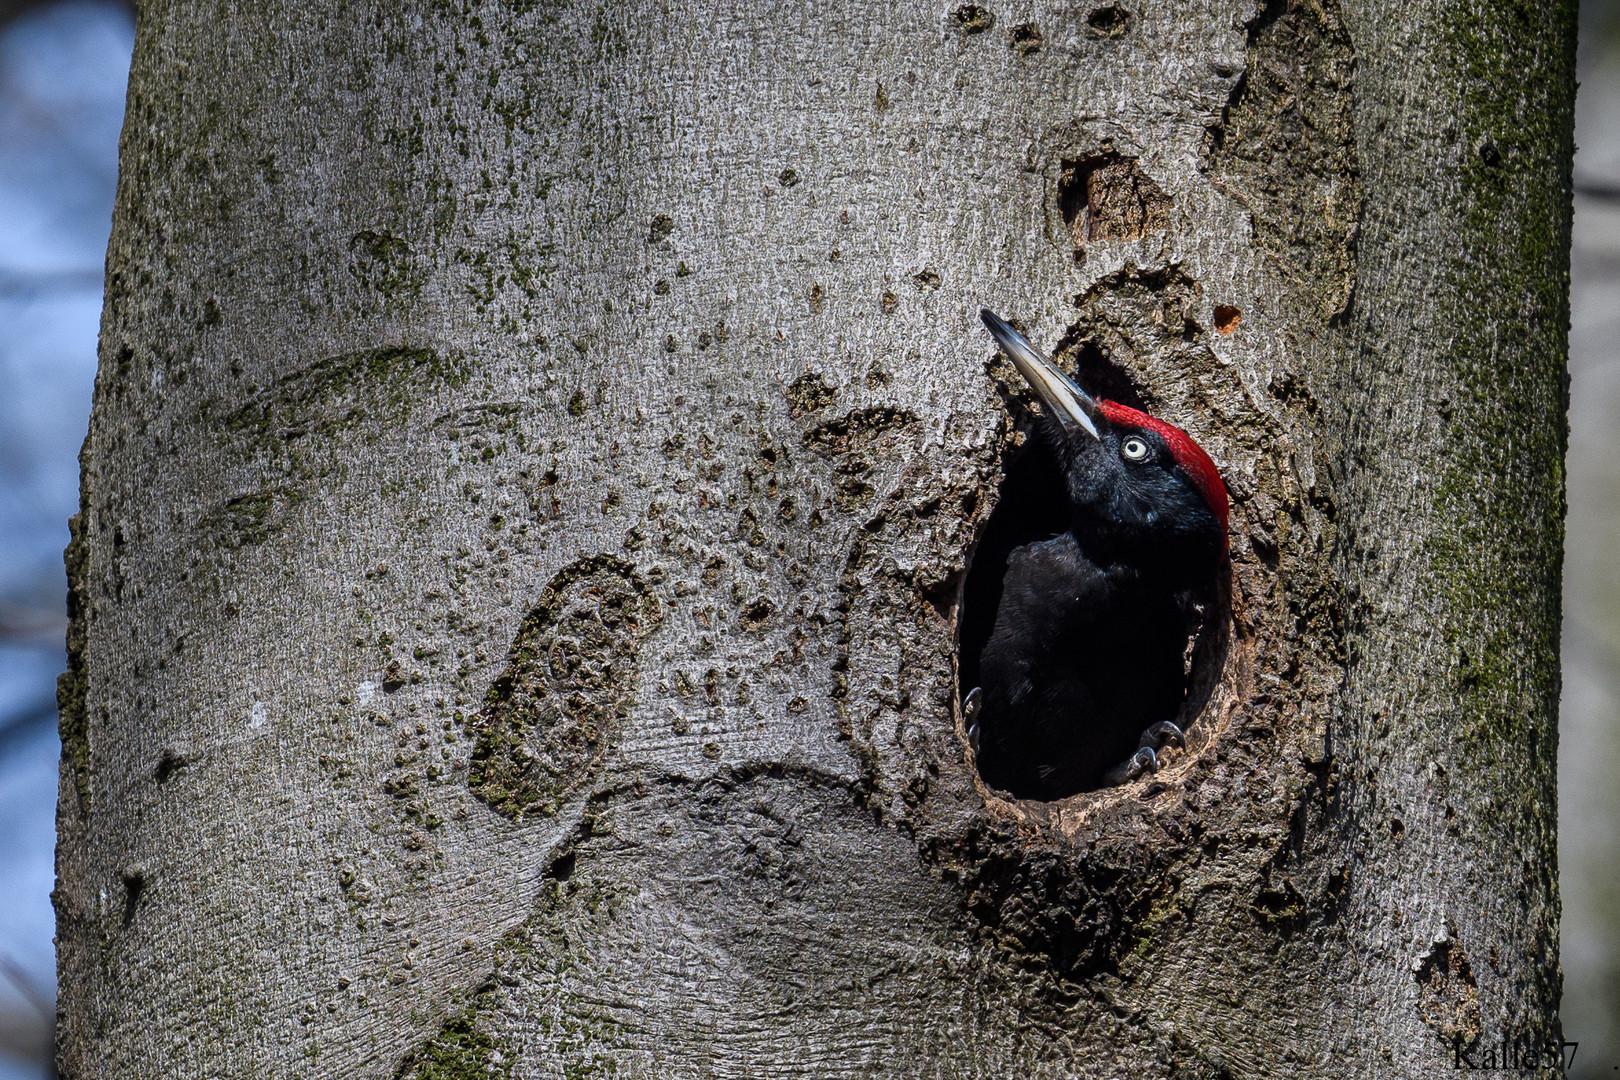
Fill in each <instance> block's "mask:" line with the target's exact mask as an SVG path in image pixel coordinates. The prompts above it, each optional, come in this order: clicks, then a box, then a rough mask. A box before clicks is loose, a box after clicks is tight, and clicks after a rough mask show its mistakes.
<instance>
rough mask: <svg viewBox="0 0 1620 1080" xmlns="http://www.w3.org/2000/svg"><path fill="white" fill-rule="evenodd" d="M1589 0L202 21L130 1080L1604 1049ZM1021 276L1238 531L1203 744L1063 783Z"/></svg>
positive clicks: (134, 105)
mask: <svg viewBox="0 0 1620 1080" xmlns="http://www.w3.org/2000/svg"><path fill="white" fill-rule="evenodd" d="M1570 7H1572V5H1557V4H1555V5H1543V4H1530V3H1527V2H1515V3H1509V2H1505V0H1503V2H1495V3H1483V2H1482V3H1479V4H1475V5H1472V6H1471V7H1469V8H1466V9H1463V8H1458V7H1457V6H1456V5H1452V4H1447V3H1443V2H1441V0H1424V2H1420V3H1413V2H1411V0H1403V2H1400V3H1395V2H1392V0H1367V2H1358V0H1289V2H1286V3H1285V2H1283V0H1274V2H1271V3H1270V4H1268V5H1266V6H1263V7H1260V8H1256V7H1255V6H1254V5H1253V4H1252V2H1227V3H1222V2H1215V0H1209V2H1199V3H1196V4H1188V3H1184V2H1180V0H1178V2H1175V3H1170V2H1161V0H1142V2H1139V3H1138V2H1130V0H1127V2H1125V3H1122V4H1119V5H1110V4H1101V5H1093V6H1087V5H1082V6H1080V7H1075V6H1072V5H1061V4H1060V5H1048V6H1041V5H1035V6H1033V7H1029V6H1024V7H1020V6H1011V7H997V8H994V9H990V8H984V7H978V6H975V5H964V6H961V7H956V8H954V9H948V8H946V9H942V8H938V7H933V6H927V5H924V6H923V7H915V6H912V5H890V4H872V3H843V4H833V5H831V6H826V7H817V8H815V9H814V10H810V9H800V8H797V7H794V6H793V5H782V6H781V7H780V8H777V9H755V8H753V7H750V6H748V5H743V6H740V7H736V8H730V7H724V6H722V7H709V8H705V7H703V6H701V5H693V6H683V5H679V4H677V5H675V6H673V7H671V6H669V5H660V4H632V5H623V4H617V5H598V4H596V3H589V4H580V5H568V4H564V3H557V2H546V0H539V2H536V0H510V2H509V3H506V4H498V3H482V2H478V0H444V2H436V3H431V4H428V3H422V4H405V5H398V4H375V5H369V6H368V5H354V4H350V5H320V4H317V5H288V6H286V7H283V8H280V9H277V10H270V11H266V10H261V9H259V8H252V9H247V8H243V9H237V8H236V7H234V6H232V5H226V6H225V7H223V8H221V7H219V6H217V5H204V4H200V3H195V2H192V0H174V2H167V3H156V2H154V3H149V4H147V5H145V7H144V10H143V11H142V12H141V17H140V29H139V35H138V41H137V46H136V51H135V60H134V68H133V71H132V75H131V86H130V98H129V112H128V118H127V123H126V126H125V132H124V141H123V147H122V176H121V184H120V194H119V201H118V206H117V211H116V216H115V221H114V229H113V238H112V243H111V250H110V253H109V256H108V266H107V290H108V291H107V307H106V314H105V318H104V322H103V328H102V339H101V350H102V351H101V371H100V376H99V379H98V382H97V390H96V403H95V413H94V416H93V419H92V423H91V430H90V436H89V438H88V440H87V442H86V444H85V450H84V454H83V465H84V477H83V511H82V513H81V514H80V515H79V516H78V518H77V519H76V521H75V528H74V533H73V537H74V539H73V542H72V545H71V546H70V548H69V550H68V563H69V568H70V573H71V579H72V589H73V592H72V600H71V602H72V608H73V616H74V622H73V629H72V631H71V635H70V637H71V641H70V650H71V665H70V670H69V672H68V674H66V675H65V676H63V680H62V686H61V693H60V697H61V705H62V732H63V742H64V758H63V769H62V799H61V810H60V820H61V845H60V850H59V866H60V883H59V888H58V890H57V893H56V902H57V911H58V919H59V928H60V941H61V946H60V967H61V980H62V989H61V1015H60V1023H59V1035H60V1060H61V1067H62V1071H63V1074H64V1075H66V1076H71V1077H77V1076H86V1077H88V1076H120V1077H124V1076H158V1075H162V1076H223V1075H230V1076H285V1075H311V1076H351V1075H366V1076H381V1075H390V1076H402V1077H423V1078H425V1077H483V1076H500V1077H529V1076H534V1077H542V1076H544V1077H552V1076H585V1075H616V1076H646V1077H674V1076H692V1077H698V1076H750V1077H755V1076H788V1075H793V1076H801V1075H803V1076H825V1075H835V1074H846V1073H847V1074H857V1073H860V1074H871V1075H883V1076H895V1077H919V1076H941V1077H967V1076H975V1077H978V1076H982V1077H998V1078H999V1077H1060V1076H1062V1077H1068V1076H1088V1077H1114V1076H1120V1075H1130V1076H1137V1077H1172V1076H1174V1077H1223V1076H1232V1077H1247V1076H1286V1077H1295V1076H1297V1077H1313V1078H1315V1077H1323V1076H1374V1075H1376V1076H1396V1075H1399V1076H1429V1075H1433V1074H1435V1073H1436V1072H1437V1071H1439V1070H1441V1069H1445V1068H1450V1067H1451V1066H1452V1065H1453V1064H1454V1055H1456V1054H1458V1053H1462V1054H1464V1055H1466V1056H1467V1058H1468V1060H1470V1061H1471V1062H1476V1063H1477V1062H1479V1061H1481V1060H1484V1058H1485V1055H1486V1054H1497V1055H1499V1054H1500V1053H1501V1046H1500V1043H1501V1041H1502V1040H1503V1039H1506V1040H1508V1041H1509V1042H1510V1043H1511V1042H1512V1041H1513V1040H1517V1039H1530V1040H1534V1041H1535V1050H1536V1051H1537V1052H1538V1053H1539V1052H1542V1051H1543V1049H1544V1045H1545V1043H1546V1042H1547V1041H1548V1040H1551V1041H1552V1042H1553V1043H1554V1044H1556V1042H1557V1040H1558V1038H1559V1032H1558V1026H1557V1020H1556V1006H1557V999H1558V992H1559V977H1558V966H1557V900H1556V893H1555V887H1554V881H1555V865H1554V821H1555V816H1554V809H1555V808H1554V789H1553V777H1554V768H1553V766H1554V758H1555V752H1556V728H1555V720H1556V714H1555V707H1556V702H1557V691H1558V657H1557V640H1558V635H1557V631H1558V622H1559V609H1558V596H1559V591H1558V574H1559V558H1560V542H1561V512H1562V467H1561V460H1562V449H1563V437H1564V434H1563V433H1564V426H1563V413H1564V402H1565V389H1564V375H1563V372H1564V347H1565V331H1566V312H1567V302H1566V293H1567V273H1566V271H1567V261H1566V253H1567V251H1566V249H1567V242H1568V229H1569V224H1568V223H1569V175H1568V174H1569V160H1570V153H1571V136H1570V120H1571V106H1572V99H1573V80H1572V64H1573V38H1574V29H1573V17H1572V12H1571V10H1570ZM981 305H985V306H989V307H992V308H994V309H996V310H998V311H1001V312H1002V313H1003V314H1006V315H1010V316H1014V317H1017V318H1019V319H1020V320H1021V321H1022V322H1023V323H1024V325H1025V326H1026V327H1027V328H1028V329H1029V330H1030V332H1031V333H1032V336H1033V337H1034V338H1035V339H1036V340H1037V341H1038V342H1039V343H1041V344H1042V345H1044V346H1049V347H1050V346H1054V345H1056V346H1057V354H1058V356H1059V357H1060V359H1061V360H1062V362H1064V363H1066V364H1070V365H1075V366H1077V367H1078V368H1079V370H1080V374H1081V377H1082V379H1083V380H1085V381H1087V382H1088V383H1089V384H1091V385H1093V386H1095V387H1098V388H1101V389H1103V390H1104V391H1105V393H1106V394H1107V395H1108V396H1124V397H1125V398H1127V400H1134V401H1135V402H1139V403H1141V404H1143V405H1145V406H1147V407H1148V408H1150V409H1151V411H1153V412H1154V413H1156V414H1157V415H1159V416H1162V417H1164V418H1165V419H1168V420H1170V421H1172V422H1174V423H1177V424H1180V425H1182V426H1184V427H1186V428H1187V429H1188V430H1189V431H1191V432H1192V433H1193V434H1194V435H1195V437H1196V438H1197V439H1198V440H1199V441H1200V442H1201V443H1202V445H1203V446H1204V447H1205V448H1206V449H1208V450H1209V451H1210V452H1211V454H1212V455H1213V456H1214V458H1215V459H1216V461H1217V462H1218V463H1219V464H1220V466H1221V468H1222V471H1223V474H1224V476H1225V478H1226V482H1227V485H1228V487H1229V489H1230V492H1231V494H1232V497H1233V516H1232V530H1231V555H1230V561H1229V564H1228V565H1227V566H1225V567H1224V568H1223V571H1222V583H1221V587H1220V589H1219V591H1218V595H1217V596H1216V597H1215V598H1214V599H1213V600H1212V601H1210V603H1209V604H1208V605H1207V610H1206V613H1205V619H1204V625H1203V630H1202V632H1201V633H1200V634H1199V636H1198V640H1197V647H1196V649H1194V650H1193V652H1192V654H1191V660H1190V663H1191V666H1192V681H1193V692H1192V694H1191V696H1190V699H1189V704H1188V707H1187V709H1186V710H1185V711H1184V716H1185V718H1186V719H1187V721H1188V724H1189V734H1190V738H1189V742H1188V746H1187V747H1186V749H1185V750H1184V751H1183V752H1181V753H1179V754H1177V755H1174V756H1173V757H1172V758H1171V759H1170V761H1169V762H1168V764H1167V766H1166V768H1165V769H1164V770H1163V771H1161V772H1159V773H1157V774H1156V775H1152V776H1148V777H1144V778H1143V779H1141V780H1138V781H1135V782H1132V783H1130V784H1127V785H1124V786H1121V787H1115V788H1107V789H1104V790H1101V791H1096V792H1089V793H1084V794H1080V795H1077V796H1075V797H1073V798H1070V799H1067V800H1064V801H1062V802H1058V803H1035V802H1021V801H1018V800H1014V799H1011V798H1009V797H1007V796H1005V795H1004V794H1002V793H997V792H995V791H992V790H990V789H988V788H987V787H986V786H985V785H984V784H983V783H982V782H980V781H979V779H978V777H977V774H976V772H975V769H974V763H973V759H972V752H971V750H970V748H969V745H968V741H967V739H966V738H965V736H964V731H963V726H962V720H961V717H960V710H959V707H958V705H957V702H958V698H959V692H958V691H959V687H958V685H957V683H958V678H957V674H956V663H957V658H956V656H955V651H956V641H957V637H958V633H959V631H960V630H961V628H962V627H963V626H964V625H965V624H966V623H967V622H970V621H971V620H973V619H974V618H975V617H980V618H982V617H983V613H982V612H975V611H973V610H964V605H963V602H962V597H963V584H964V581H965V580H966V579H967V576H968V572H969V569H970V565H971V559H972V556H973V551H974V544H975V541H976V538H977V537H979V536H980V535H982V532H983V529H984V527H985V524H986V522H987V521H988V519H989V516H990V514H991V513H992V511H993V509H994V508H995V507H996V506H997V505H998V500H999V499H1000V496H1001V492H1002V481H1003V478H1004V476H1005V475H1006V473H1007V472H1008V470H1009V469H1013V470H1016V469H1017V468H1018V462H1019V461H1020V460H1022V457H1021V455H1023V454H1024V453H1026V452H1027V448H1028V446H1030V445H1032V443H1031V438H1032V432H1033V430H1034V429H1033V427H1032V426H1031V423H1030V415H1031V413H1030V401H1029V398H1028V395H1027V394H1026V393H1025V392H1024V391H1023V389H1022V387H1021V386H1020V385H1019V384H1018V380H1017V378H1016V376H1015V375H1014V374H1013V373H1012V371H1011V368H1010V366H1008V365H1006V364H1004V363H1002V362H1001V361H999V360H997V359H995V351H994V348H993V346H992V344H991V342H990V340H989V339H988V337H987V336H986V335H985V334H984V333H983V332H982V331H981V330H980V328H979V326H978V322H977V317H976V313H977V310H978V308H979V307H980V306H981ZM1008 490H1009V492H1011V488H1010V486H1009V488H1008ZM1009 498H1011V495H1010V494H1009ZM1008 505H1009V506H1010V505H1011V503H1010V502H1009V503H1008ZM969 607H971V605H969ZM1493 1060H1494V1059H1493Z"/></svg>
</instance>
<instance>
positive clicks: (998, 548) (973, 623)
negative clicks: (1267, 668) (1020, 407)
mask: <svg viewBox="0 0 1620 1080" xmlns="http://www.w3.org/2000/svg"><path fill="white" fill-rule="evenodd" d="M1058 355H1059V360H1060V363H1063V366H1065V367H1070V368H1071V369H1077V370H1078V379H1079V381H1080V382H1081V384H1082V385H1083V386H1085V387H1086V388H1087V389H1088V390H1090V391H1092V392H1093V393H1094V394H1095V395H1096V396H1098V397H1100V398H1105V399H1108V400H1112V401H1115V402H1118V403H1119V404H1122V405H1128V406H1130V407H1131V408H1135V409H1141V410H1143V411H1151V410H1149V409H1147V403H1146V402H1144V400H1143V397H1142V395H1141V394H1140V393H1139V392H1138V391H1137V388H1136V385H1135V382H1134V380H1133V379H1132V378H1131V376H1130V375H1129V374H1128V373H1127V372H1126V371H1124V370H1123V369H1121V368H1120V367H1119V366H1118V365H1116V364H1114V363H1113V362H1112V361H1111V360H1109V359H1108V358H1107V357H1106V356H1105V355H1104V354H1103V352H1102V350H1101V349H1099V348H1098V347H1097V345H1096V344H1095V343H1093V342H1090V341H1080V342H1075V341H1073V339H1072V338H1071V339H1070V340H1069V341H1066V342H1065V343H1064V345H1063V346H1060V348H1059V350H1058ZM1064 361H1068V362H1066V363H1065V362H1064ZM1036 407H1037V408H1038V407H1039V406H1036ZM1018 423H1019V425H1020V428H1021V429H1022V432H1023V435H1024V438H1023V439H1022V440H1020V441H1018V443H1017V444H1016V445H1011V446H1009V447H1008V449H1007V450H1006V451H1005V452H1004V455H1003V462H1002V480H1001V483H1000V485H999V487H998V489H997V494H996V501H995V506H994V508H993V510H992V511H991V513H990V515H989V518H988V519H987V521H986V522H985V524H984V526H983V529H982V531H981V533H980V535H979V537H978V540H977V543H976V544H975V547H974V549H973V552H972V554H971V556H970V558H969V560H968V566H967V570H966V573H965V575H964V578H963V582H962V586H961V590H962V591H961V601H960V608H959V613H958V623H957V631H958V633H957V666H956V670H957V676H958V687H957V690H958V695H959V696H958V701H959V702H960V703H961V704H962V706H963V716H964V727H965V729H969V730H970V729H971V728H972V727H973V726H974V725H975V723H976V724H977V725H978V727H979V730H978V731H977V733H976V734H977V738H976V739H975V740H974V750H975V754H974V762H975V767H976V769H977V770H978V772H979V775H980V778H981V779H982V780H983V781H984V783H985V784H986V785H987V786H988V787H990V788H992V789H995V790H996V791H998V792H1002V793H1005V794H1007V795H1010V796H1012V797H1013V798H1017V799H1030V800H1041V801H1051V800H1056V799H1062V798H1067V797H1069V796H1072V795H1077V794H1081V793H1084V792H1089V791H1096V790H1099V789H1104V788H1109V787H1112V786H1115V785H1117V784H1119V783H1121V782H1122V777H1121V775H1119V771H1118V770H1116V769H1115V768H1114V766H1122V765H1124V764H1125V763H1126V762H1128V761H1129V760H1130V759H1131V758H1132V756H1133V755H1134V754H1135V753H1136V752H1137V750H1138V748H1139V746H1140V744H1141V741H1142V737H1143V734H1144V731H1145V729H1146V728H1147V727H1148V726H1150V725H1149V724H1144V723H1140V722H1135V721H1133V722H1131V723H1129V724H1119V723H1114V724H1112V725H1110V724H1109V723H1108V722H1107V721H1106V719H1105V720H1103V721H1099V720H1098V718H1097V717H1095V716H1092V717H1088V716H1087V715H1084V714H1079V715H1076V716H1075V717H1074V720H1073V731H1072V735H1073V738H1074V739H1075V740H1077V742H1076V744H1075V745H1077V746H1081V745H1089V746H1090V747H1091V748H1093V750H1094V751H1095V752H1094V754H1093V755H1092V756H1094V757H1095V758H1096V760H1098V761H1099V762H1103V763H1106V764H1105V765H1104V767H1101V768H1098V769H1095V770H1091V772H1090V775H1087V776H1085V777H1076V778H1073V779H1072V780H1071V781H1070V782H1067V783H1064V784H1062V785H1060V786H1057V787H1053V786H1052V785H1051V784H1049V783H1048V782H1046V781H1044V780H1042V779H1040V774H1041V771H1042V768H1043V766H1045V765H1046V764H1047V763H1046V762H1043V761H1041V760H1038V755H1036V754H1034V753H1032V751H1031V748H1029V747H1027V746H1026V747H1020V746H1018V745H1014V744H1011V743H1009V742H1008V741H1006V740H999V739H998V738H997V732H996V731H995V730H994V729H993V727H992V726H990V725H993V724H995V723H996V718H995V717H994V716H992V715H990V714H988V713H980V714H978V715H977V716H976V717H970V716H968V714H967V710H968V702H969V695H970V694H971V693H972V692H973V691H974V689H975V688H977V687H980V686H981V661H982V659H983V657H984V652H985V648H986V646H987V645H988V644H989V643H990V640H991V637H992V634H993V633H994V632H995V629H996V622H997V616H998V612H999V611H1000V609H1001V606H1002V599H1003V589H1004V584H1005V577H1006V574H1007V567H1008V560H1009V558H1010V557H1011V556H1012V555H1013V553H1014V552H1015V551H1017V550H1018V549H1020V548H1022V547H1024V546H1026V545H1030V544H1037V543H1041V542H1043V541H1047V540H1051V539H1053V538H1054V537H1057V536H1059V535H1060V534H1062V533H1064V532H1066V531H1068V530H1069V529H1070V528H1071V526H1072V524H1073V522H1072V520H1071V510H1070V501H1069V495H1068V490H1067V486H1066V483H1065V480H1064V476H1063V472H1062V469H1061V466H1060V463H1059V460H1058V457H1057V454H1056V453H1055V452H1054V450H1053V448H1052V447H1051V446H1050V445H1049V444H1048V442H1047V439H1046V437H1045V435H1044V433H1043V432H1042V431H1041V430H1040V429H1039V425H1038V423H1037V422H1036V418H1035V417H1034V415H1033V414H1032V413H1031V412H1024V413H1023V415H1022V416H1020V417H1019V419H1018ZM1230 595H1231V585H1230V567H1229V565H1228V563H1227V562H1226V560H1225V559H1224V558H1223V559H1222V561H1221V565H1220V567H1219V569H1218V571H1217V572H1215V573H1212V574H1211V575H1210V578H1209V582H1208V585H1207V587H1204V586H1200V587H1199V588H1196V589H1193V590H1189V591H1187V592H1184V593H1181V594H1179V595H1177V596H1176V597H1175V598H1174V606H1173V610H1167V612H1166V618H1167V619H1169V620H1173V626H1172V628H1171V629H1169V630H1167V631H1166V632H1167V633H1173V634H1177V635H1179V636H1180V640H1181V641H1182V642H1183V648H1182V651H1181V665H1180V671H1179V678H1177V677H1175V676H1172V677H1171V679H1170V680H1169V682H1170V685H1166V686H1163V687H1160V688H1159V692H1158V693H1157V695H1156V697H1155V704H1156V706H1157V707H1156V710H1155V711H1154V712H1153V714H1152V717H1151V723H1153V724H1157V723H1158V722H1159V721H1170V722H1172V723H1174V724H1176V725H1177V726H1178V727H1179V728H1180V729H1181V730H1182V731H1183V732H1184V733H1185V740H1186V741H1185V743H1184V744H1182V745H1172V746H1166V747H1164V748H1162V749H1160V751H1159V763H1160V767H1161V771H1162V769H1163V768H1167V767H1170V766H1172V765H1174V763H1175V762H1176V761H1178V760H1182V759H1183V756H1184V755H1186V754H1187V753H1189V752H1191V751H1192V750H1193V749H1195V748H1196V747H1197V746H1199V745H1202V742H1203V740H1204V738H1205V736H1206V733H1204V732H1202V731H1198V730H1195V723H1196V721H1197V719H1198V717H1199V716H1200V714H1201V713H1202V712H1203V711H1204V709H1205V707H1206V705H1208V704H1209V703H1210V701H1211V699H1212V696H1213V695H1214V692H1215V690H1216V688H1217V686H1218V685H1219V683H1220V681H1221V676H1222V672H1223V671H1224V669H1225V665H1226V653H1227V650H1228V646H1229V642H1230V629H1229V628H1230V621H1231V617H1230ZM1166 625H1170V624H1168V623H1167V624H1166ZM1110 773H1112V774H1113V775H1110ZM1145 778H1146V779H1148V780H1151V779H1152V778H1151V775H1146V776H1145Z"/></svg>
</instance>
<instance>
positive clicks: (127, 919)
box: [123, 864, 146, 926]
mask: <svg viewBox="0 0 1620 1080" xmlns="http://www.w3.org/2000/svg"><path fill="white" fill-rule="evenodd" d="M123 881H124V925H125V926H128V925H129V924H130V923H132V922H134V921H135V905H137V904H139V903H140V902H141V893H142V892H143V891H144V890H145V889H146V869H145V868H144V867H142V866H140V865H138V864H137V865H134V866H126V867H124V873H123Z"/></svg>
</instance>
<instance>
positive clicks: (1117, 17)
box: [1086, 4, 1131, 38]
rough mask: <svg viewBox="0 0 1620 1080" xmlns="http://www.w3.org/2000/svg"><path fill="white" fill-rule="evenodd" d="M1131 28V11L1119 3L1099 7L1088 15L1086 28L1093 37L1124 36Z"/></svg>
mask: <svg viewBox="0 0 1620 1080" xmlns="http://www.w3.org/2000/svg"><path fill="white" fill-rule="evenodd" d="M1130 29H1131V13H1130V12H1128V11H1126V10H1125V9H1124V8H1122V7H1120V6H1119V5H1118V4H1109V5H1108V6H1106V7H1100V8H1097V9H1096V10H1094V11H1093V12H1092V13H1091V14H1090V15H1087V16H1086V30H1087V32H1088V33H1090V34H1091V35H1092V36H1093V37H1104V38H1117V37H1124V36H1125V35H1126V34H1128V33H1130Z"/></svg>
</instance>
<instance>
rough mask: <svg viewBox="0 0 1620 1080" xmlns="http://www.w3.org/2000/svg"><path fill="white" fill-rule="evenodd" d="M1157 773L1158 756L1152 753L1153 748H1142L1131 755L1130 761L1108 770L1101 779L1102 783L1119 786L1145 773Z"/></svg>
mask: <svg viewBox="0 0 1620 1080" xmlns="http://www.w3.org/2000/svg"><path fill="white" fill-rule="evenodd" d="M1158 771H1159V755H1158V754H1155V753H1154V752H1153V747H1151V746H1144V747H1142V749H1140V750H1138V751H1137V752H1136V753H1134V754H1132V755H1131V756H1130V759H1129V760H1128V761H1126V762H1125V763H1124V764H1122V765H1115V766H1114V767H1113V768H1112V769H1110V770H1108V774H1107V775H1106V776H1104V777H1103V782H1104V783H1106V784H1112V785H1115V786H1117V785H1119V784H1128V783H1130V782H1131V781H1132V780H1136V779H1139V778H1140V777H1142V776H1143V775H1144V774H1146V773H1153V772H1158Z"/></svg>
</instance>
